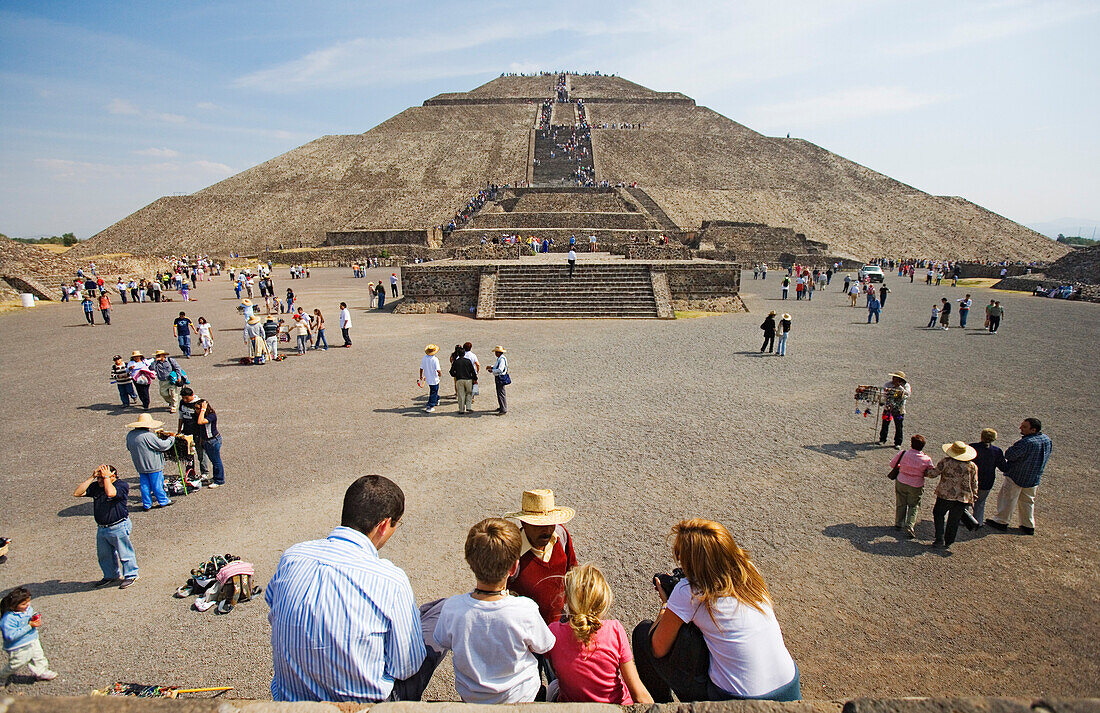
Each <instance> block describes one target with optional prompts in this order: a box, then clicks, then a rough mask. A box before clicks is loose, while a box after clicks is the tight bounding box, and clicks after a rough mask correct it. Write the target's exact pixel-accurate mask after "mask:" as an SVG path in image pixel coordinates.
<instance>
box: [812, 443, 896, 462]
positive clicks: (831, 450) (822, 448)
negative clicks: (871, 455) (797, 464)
mask: <svg viewBox="0 0 1100 713" xmlns="http://www.w3.org/2000/svg"><path fill="white" fill-rule="evenodd" d="M802 447H803V448H805V449H806V450H809V451H814V452H815V453H822V454H824V455H827V456H832V457H833V458H839V459H840V460H855V459H856V458H858V457H859V454H860V452H862V451H877V450H881V449H882V446H880V445H877V444H876V443H873V442H872V443H853V442H851V441H838V442H837V443H822V444H821V445H806V446H802Z"/></svg>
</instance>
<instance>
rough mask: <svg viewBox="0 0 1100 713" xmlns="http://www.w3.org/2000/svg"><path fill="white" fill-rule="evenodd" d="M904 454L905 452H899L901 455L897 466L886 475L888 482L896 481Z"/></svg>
mask: <svg viewBox="0 0 1100 713" xmlns="http://www.w3.org/2000/svg"><path fill="white" fill-rule="evenodd" d="M905 453H906V451H902V452H901V455H899V456H898V464H897V465H895V466H894V467H893V468H891V469H890V472H889V473H887V474H886V477H887V478H889V479H890V480H897V479H898V473H900V472H901V459H902V458H904V457H905Z"/></svg>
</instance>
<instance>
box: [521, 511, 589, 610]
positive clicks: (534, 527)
mask: <svg viewBox="0 0 1100 713" xmlns="http://www.w3.org/2000/svg"><path fill="white" fill-rule="evenodd" d="M521 507H522V510H520V512H514V513H509V514H507V515H505V517H510V518H514V519H516V520H519V521H520V525H521V529H522V531H523V544H522V546H521V548H520V558H519V571H518V572H517V573H516V574H515V576H513V577H512V578H510V579H509V580H508V589H509V590H510V591H511V592H512V593H513V594H518V595H519V596H521V597H528V598H530V599H533V600H534V601H535V603H536V604H538V605H539V613H540V614H542V618H543V619H544V620H545V621H546V623H548V624H549V623H550V622H554V621H558V620H559V619H561V615H562V611H563V609H564V608H565V573H566V572H568V571H569V570H571V569H572V568H574V567H576V566H577V555H576V554H574V553H573V538H571V537H570V536H569V531H568V530H566V529H565V528H564V527H562V525H564V524H565V523H567V522H569V521H570V520H572V519H573V516H574V515H575V514H576V511H574V510H573V509H572V508H559V507H556V506H555V503H554V491H552V490H527V491H524V493H523V500H522V503H521Z"/></svg>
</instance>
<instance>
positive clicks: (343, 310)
mask: <svg viewBox="0 0 1100 713" xmlns="http://www.w3.org/2000/svg"><path fill="white" fill-rule="evenodd" d="M340 334H342V335H343V336H344V346H345V347H350V346H351V312H349V311H348V304H347V302H341V303H340Z"/></svg>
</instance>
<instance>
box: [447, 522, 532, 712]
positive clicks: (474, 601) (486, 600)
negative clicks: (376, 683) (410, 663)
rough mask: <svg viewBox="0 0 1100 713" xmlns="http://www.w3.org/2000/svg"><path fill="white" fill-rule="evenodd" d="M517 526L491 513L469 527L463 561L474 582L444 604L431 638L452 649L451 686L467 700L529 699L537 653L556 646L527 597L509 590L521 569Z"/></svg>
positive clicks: (504, 700) (512, 700)
mask: <svg viewBox="0 0 1100 713" xmlns="http://www.w3.org/2000/svg"><path fill="white" fill-rule="evenodd" d="M522 542H523V539H522V537H521V536H520V532H519V528H518V527H517V526H516V525H515V524H514V523H512V522H510V521H508V520H504V519H502V518H495V517H491V518H488V519H486V520H482V521H481V522H479V523H478V524H476V525H474V526H473V527H471V528H470V532H469V534H468V535H467V536H466V562H467V564H469V565H470V569H471V570H473V573H474V578H475V579H476V580H477V584H476V585H475V587H474V591H473V592H471V593H469V594H456V595H455V596H453V597H450V598H449V599H447V601H445V602H444V603H443V608H442V610H441V611H440V613H439V621H438V622H437V623H436V626H435V633H434V638H435V640H436V643H438V644H439V645H440V646H442V647H444V648H446V649H451V650H452V651H454V667H455V690H457V691H458V695H459V696H461V698H462V700H463V701H464V702H466V703H530V702H532V701H534V700H535V699H536V698H537V697H539V695H540V693H542V682H541V680H540V678H539V664H538V659H536V658H535V654H545V653H546V652H547V651H549V650H550V649H552V648H553V647H554V635H553V634H551V633H550V629H548V628H547V627H546V623H545V622H544V621H543V620H542V615H541V614H539V607H538V605H537V604H535V602H534V601H532V600H530V599H528V598H527V597H516V596H512V595H510V594H509V593H508V589H507V586H508V577H509V576H511V575H514V574H515V573H516V572H518V571H519V555H520V547H521V544H522Z"/></svg>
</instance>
